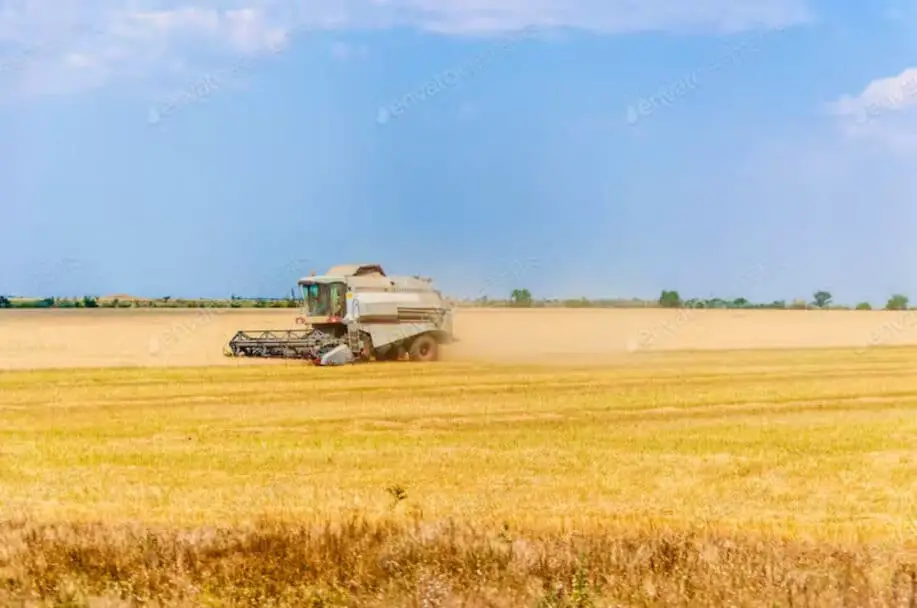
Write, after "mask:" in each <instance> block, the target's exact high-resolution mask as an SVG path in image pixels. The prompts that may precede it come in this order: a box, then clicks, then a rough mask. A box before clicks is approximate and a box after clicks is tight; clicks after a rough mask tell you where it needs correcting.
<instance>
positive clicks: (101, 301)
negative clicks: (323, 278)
mask: <svg viewBox="0 0 917 608" xmlns="http://www.w3.org/2000/svg"><path fill="white" fill-rule="evenodd" d="M301 305H302V300H301V299H300V300H297V299H295V298H291V297H286V298H239V297H236V296H233V297H231V298H229V299H203V298H199V299H184V298H175V299H173V298H170V297H165V298H157V299H150V298H100V297H97V296H83V297H81V298H77V297H73V298H40V299H36V298H15V297H10V296H0V308H298V307H299V306H301Z"/></svg>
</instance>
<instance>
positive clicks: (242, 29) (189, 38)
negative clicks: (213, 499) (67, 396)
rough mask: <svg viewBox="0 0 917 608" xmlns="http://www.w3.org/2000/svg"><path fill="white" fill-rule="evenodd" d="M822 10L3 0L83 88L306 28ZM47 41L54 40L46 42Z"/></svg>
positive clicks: (711, 5) (35, 75) (71, 82)
mask: <svg viewBox="0 0 917 608" xmlns="http://www.w3.org/2000/svg"><path fill="white" fill-rule="evenodd" d="M811 17H812V15H811V11H810V9H809V7H808V2H807V0H707V1H706V2H702V3H684V2H676V1H674V0H644V1H642V2H639V3H636V2H632V1H631V0H569V1H567V2H563V3H558V2H556V1H555V0H528V1H525V2H523V1H521V0H487V1H486V2H485V1H483V0H388V1H387V2H385V3H380V2H378V1H376V0H343V1H341V2H334V3H279V2H275V1H273V0H243V1H242V2H239V3H236V5H235V6H234V7H232V8H229V7H227V5H226V4H225V2H224V1H223V0H220V1H217V0H187V1H185V2H178V1H177V0H132V1H131V2H129V3H115V2H111V1H110V0H82V1H81V2H79V3H78V2H76V1H75V0H58V1H55V2H52V1H51V0H30V1H29V2H12V1H10V0H0V48H5V49H7V50H8V51H9V52H8V53H6V55H7V56H9V57H17V56H20V55H21V54H23V53H25V54H27V55H28V56H29V57H30V58H31V61H30V66H32V67H31V68H30V69H29V70H26V71H27V72H29V73H28V74H26V73H25V72H26V71H23V73H22V78H21V80H22V81H23V82H25V83H28V84H29V86H28V87H27V88H28V90H29V91H30V92H32V93H35V94H38V93H40V92H47V91H53V92H63V91H65V90H68V89H72V88H80V87H82V86H85V85H86V81H89V82H90V83H91V84H93V85H96V84H100V83H102V82H110V81H111V80H113V79H114V80H117V79H118V78H130V79H134V80H136V79H137V78H139V77H146V78H157V77H159V76H162V74H163V73H168V71H169V70H171V69H174V67H175V66H176V65H181V64H182V63H186V62H190V63H194V60H195V58H198V57H200V56H202V55H207V54H212V53H223V54H235V55H240V54H242V55H244V54H257V53H260V52H263V50H264V49H265V48H270V47H275V46H276V45H277V44H278V41H279V40H285V39H287V38H288V36H289V34H290V32H292V31H294V30H297V29H298V28H303V29H310V30H315V29H321V30H346V29H352V28H359V29H381V28H392V27H411V28H417V29H421V30H424V31H428V32H434V33H438V34H442V35H456V36H458V35H460V36H481V35H493V34H504V33H506V32H512V31H518V30H521V29H523V28H527V27H536V28H572V29H581V30H588V31H593V32H599V33H603V34H621V33H632V32H646V31H664V30H677V31H683V32H689V33H712V34H718V33H734V32H739V31H746V30H762V29H765V30H766V29H772V28H776V27H780V26H788V25H793V24H799V23H804V22H806V21H808V20H810V19H811ZM75 23H92V24H94V27H97V28H98V30H99V32H100V35H99V36H97V37H94V38H93V40H92V41H91V42H88V43H87V42H86V41H82V42H81V41H78V40H75V39H74V38H73V37H72V36H68V34H67V31H68V28H72V27H73V25H72V24H75ZM46 40H51V41H53V44H51V45H50V46H43V45H42V41H46ZM30 49H31V50H30ZM339 51H340V49H339Z"/></svg>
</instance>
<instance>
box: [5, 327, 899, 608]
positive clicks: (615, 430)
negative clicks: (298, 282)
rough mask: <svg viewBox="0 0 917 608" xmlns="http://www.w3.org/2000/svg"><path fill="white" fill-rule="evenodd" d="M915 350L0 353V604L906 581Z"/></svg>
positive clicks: (661, 592)
mask: <svg viewBox="0 0 917 608" xmlns="http://www.w3.org/2000/svg"><path fill="white" fill-rule="evenodd" d="M83 314H92V313H83ZM499 314H511V313H494V315H499ZM545 314H554V312H553V311H551V312H550V313H545ZM785 314H787V315H790V314H807V313H805V312H803V313H795V312H793V313H790V312H788V313H785ZM142 316H143V315H142V314H141V315H136V317H138V318H142ZM55 318H56V319H57V320H56V321H55V323H52V324H51V325H50V326H49V328H48V329H47V331H48V332H52V334H54V335H56V333H55V332H62V333H63V334H64V335H76V334H78V333H79V332H80V331H83V330H82V329H80V326H79V322H77V321H71V322H72V323H73V325H72V326H71V327H69V328H68V326H67V324H66V322H65V321H63V320H61V319H65V318H66V317H63V316H61V317H55ZM76 318H77V317H72V318H71V319H76ZM82 318H85V317H82ZM175 318H180V316H179V317H175ZM253 318H254V317H253ZM466 318H467V317H466ZM236 321H238V319H235V320H233V325H237V323H236ZM122 322H124V323H126V322H127V321H125V320H123V319H119V320H118V321H115V322H114V324H113V325H112V327H111V328H110V329H109V332H110V333H109V334H108V335H109V338H108V339H109V340H111V341H112V342H115V339H114V338H113V337H111V336H112V335H113V333H114V332H115V331H120V328H121V327H122V325H121V323H122ZM224 322H226V320H225V319H223V318H220V319H219V320H217V321H212V322H211V323H212V324H219V323H224ZM95 323H99V324H101V321H100V320H96V321H95ZM245 325H248V324H247V323H245V324H244V325H243V326H245ZM207 327H209V326H207V325H201V326H199V327H198V328H197V329H195V330H194V331H192V332H190V333H187V334H186V335H185V337H184V338H183V339H182V340H184V341H183V342H175V343H174V344H173V345H172V348H174V349H176V350H180V349H181V348H187V349H189V350H190V349H193V348H199V349H203V347H202V346H200V344H199V343H200V342H205V343H207V344H208V345H210V346H212V344H211V343H210V338H212V337H213V336H212V335H210V334H208V333H207V332H208V331H211V330H208V329H207ZM147 330H149V327H147ZM0 331H2V332H6V333H7V335H11V334H12V333H15V332H17V331H20V332H21V331H23V330H22V329H21V328H20V329H15V328H14V329H13V330H11V329H10V326H3V327H2V328H0ZM685 331H687V330H685ZM68 332H71V333H70V334H68ZM216 333H217V332H214V335H216ZM52 334H48V335H52ZM148 334H149V332H148V331H147V333H146V334H136V335H135V336H134V338H136V337H137V336H143V335H148ZM23 335H24V334H23ZM208 335H210V338H207V336H208ZM130 336H131V334H128V335H127V337H124V336H122V338H123V339H125V340H127V339H128V338H130ZM104 337H105V336H103V338H104ZM56 339H58V338H53V337H52V338H48V339H47V340H48V343H52V344H53V343H54V340H56ZM472 341H473V340H472ZM29 344H33V345H34V344H41V343H40V342H39V341H38V340H35V341H34V342H31V343H29ZM554 344H555V346H558V345H560V344H561V342H560V341H559V339H558V341H556V342H555V343H554ZM498 346H499V345H498ZM74 348H75V349H77V350H79V348H86V347H81V346H79V345H76V346H74ZM495 348H496V347H495ZM558 350H559V348H558ZM73 352H74V351H71V354H70V355H68V356H73V355H72V353H73ZM505 352H508V351H504V354H505ZM548 354H549V353H548ZM29 356H35V357H37V356H38V355H29ZM99 356H100V360H99V365H100V366H101V365H111V364H112V363H113V362H114V361H113V360H112V359H108V360H103V359H104V357H102V355H99ZM915 356H917V348H911V347H901V348H871V349H869V350H867V351H865V352H863V351H861V350H857V349H848V350H800V349H797V350H784V351H780V350H773V351H748V352H718V351H714V350H704V351H694V352H637V353H630V354H627V353H624V354H622V355H620V356H619V357H618V358H617V359H616V360H615V363H614V365H608V364H605V363H604V362H602V363H590V364H576V363H570V362H569V361H568V362H567V363H568V364H567V365H565V366H562V367H557V366H554V365H550V364H540V365H535V364H522V363H521V362H519V361H517V362H515V363H506V364H502V365H486V364H483V363H479V362H474V361H470V360H467V361H462V360H451V361H447V362H444V363H440V364H433V365H416V364H406V363H379V364H373V365H365V366H353V367H344V368H314V367H309V366H304V365H302V364H299V363H284V362H282V363H275V364H270V365H232V364H230V365H222V366H218V367H201V368H191V367H184V368H180V367H179V368H176V367H171V368H170V367H153V368H123V369H112V368H108V367H99V368H96V369H93V368H89V369H62V370H55V369H36V370H31V371H8V372H0V410H2V416H0V433H2V442H0V514H2V516H3V520H4V521H5V522H6V523H2V524H0V603H15V602H18V601H23V600H24V599H26V598H33V599H40V600H42V601H47V602H51V603H54V602H57V603H58V604H61V603H66V602H70V605H74V604H76V605H80V604H86V603H87V602H89V599H90V598H96V599H98V598H102V597H104V598H108V599H110V600H112V601H116V600H117V601H121V602H129V601H131V598H134V601H141V600H153V601H159V602H162V603H163V604H168V605H176V604H178V605H214V604H232V605H240V604H241V605H259V606H263V605H272V603H273V605H284V606H287V605H288V606H302V605H310V604H309V603H310V602H311V605H360V606H365V605H379V606H391V605H418V606H420V605H428V606H432V605H444V606H445V605H472V606H519V605H535V604H537V603H539V602H541V605H542V606H561V605H570V606H572V605H580V606H585V605H588V603H589V602H596V604H597V605H605V604H609V605H622V604H623V605H673V604H676V605H692V606H693V605H722V604H732V605H775V604H781V605H805V604H806V603H807V602H808V603H809V605H838V604H844V603H846V604H854V605H889V604H896V603H900V605H908V602H910V601H917V600H915V599H914V598H917V575H914V574H912V572H913V564H914V563H915V555H914V550H915V548H914V546H913V545H914V543H912V539H914V538H915V527H914V522H915V520H917V513H915V510H914V507H913V501H912V497H913V496H914V492H915V490H917V485H915V484H917V482H915V479H917V452H915V451H914V449H913V438H914V436H915V431H917V416H915V413H917V412H915V410H917V377H915V376H914V375H913V371H912V370H913V364H912V362H913V360H914V358H915ZM51 359H53V356H52V357H51ZM129 359H130V357H128V356H125V361H124V362H125V363H126V362H128V361H127V360H129ZM509 359H510V360H511V361H512V360H513V357H510V358H509ZM548 359H549V357H548ZM187 362H190V360H189V361H187ZM4 594H5V595H4ZM806 598H808V599H806ZM323 602H324V603H323ZM902 602H903V603H902Z"/></svg>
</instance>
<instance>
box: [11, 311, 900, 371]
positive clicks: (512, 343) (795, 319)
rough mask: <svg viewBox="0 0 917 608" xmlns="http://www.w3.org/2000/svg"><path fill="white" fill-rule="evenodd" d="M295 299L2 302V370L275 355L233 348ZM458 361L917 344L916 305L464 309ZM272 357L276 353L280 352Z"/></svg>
mask: <svg viewBox="0 0 917 608" xmlns="http://www.w3.org/2000/svg"><path fill="white" fill-rule="evenodd" d="M296 316H297V312H296V311H295V310H290V309H278V310H239V309H198V310H162V309H160V310H156V309H123V310H111V309H98V310H74V311H68V310H21V311H15V310H14V311H2V312H0V369H24V368H48V367H120V366H137V365H140V366H197V365H244V364H250V363H261V364H264V363H267V362H252V361H240V360H237V359H231V358H228V357H224V356H223V349H224V347H225V345H226V344H227V342H228V341H229V340H230V338H232V336H233V334H234V333H235V332H236V331H237V330H239V329H294V328H297V327H301V326H297V325H296V324H295V318H296ZM455 332H456V335H457V337H458V338H459V340H460V341H459V342H458V343H456V344H454V345H452V346H450V347H448V348H446V349H444V358H446V359H449V360H453V361H474V360H483V361H506V362H518V363H523V362H553V363H562V362H576V363H585V362H589V361H595V362H609V363H610V362H614V361H619V360H622V358H625V357H627V356H628V355H633V354H637V353H641V352H645V351H671V350H720V349H759V348H789V349H797V348H823V347H842V348H844V347H846V348H872V347H878V346H889V345H906V344H917V311H908V312H892V311H811V310H801V311H796V310H792V311H773V310H751V311H736V310H660V309H630V310H608V309H600V310H573V309H550V310H545V309H531V310H500V309H461V310H459V311H457V313H456V321H455ZM271 363H273V362H271Z"/></svg>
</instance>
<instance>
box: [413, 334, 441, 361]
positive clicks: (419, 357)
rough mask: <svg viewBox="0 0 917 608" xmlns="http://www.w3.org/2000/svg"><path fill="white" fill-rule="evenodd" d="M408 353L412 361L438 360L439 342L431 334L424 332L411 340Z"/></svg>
mask: <svg viewBox="0 0 917 608" xmlns="http://www.w3.org/2000/svg"><path fill="white" fill-rule="evenodd" d="M408 353H409V355H410V357H411V361H424V362H427V361H436V360H437V359H439V343H438V342H437V341H436V338H434V337H433V336H431V335H430V334H423V335H420V336H417V337H416V338H414V340H413V341H411V348H410V349H409V350H408Z"/></svg>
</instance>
